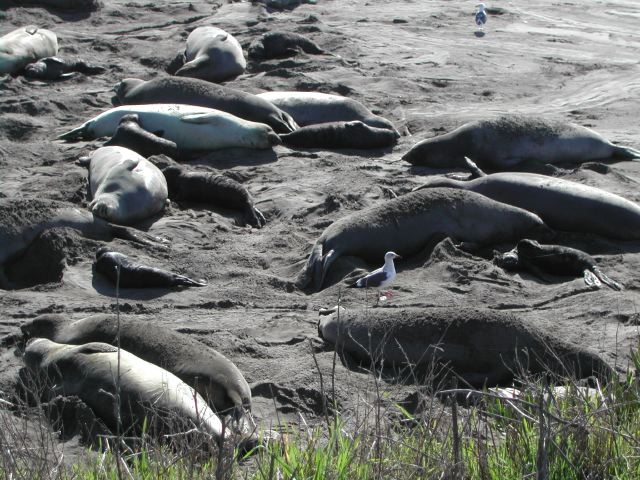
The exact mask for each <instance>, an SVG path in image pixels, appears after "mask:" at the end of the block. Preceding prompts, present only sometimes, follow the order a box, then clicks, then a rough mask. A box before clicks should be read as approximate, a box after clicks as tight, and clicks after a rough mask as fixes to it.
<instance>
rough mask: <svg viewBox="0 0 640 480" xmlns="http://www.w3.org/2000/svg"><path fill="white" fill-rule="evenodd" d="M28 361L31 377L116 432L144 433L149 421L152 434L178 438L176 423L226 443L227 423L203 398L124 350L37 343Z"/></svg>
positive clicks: (30, 347) (96, 345)
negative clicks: (76, 399)
mask: <svg viewBox="0 0 640 480" xmlns="http://www.w3.org/2000/svg"><path fill="white" fill-rule="evenodd" d="M23 358H24V363H25V365H26V366H27V368H28V369H29V370H30V371H31V372H33V373H35V374H36V375H37V376H38V377H40V378H42V377H44V378H45V379H47V380H48V381H50V382H51V384H53V386H52V387H51V390H52V392H51V393H52V395H53V396H55V395H60V394H61V395H65V396H71V395H75V396H77V397H79V398H80V399H81V400H82V401H83V402H85V403H86V404H87V405H88V406H89V407H91V409H92V410H93V411H94V412H95V413H96V415H97V416H99V417H100V418H101V419H102V420H103V421H104V422H105V424H106V425H107V426H108V427H109V428H111V429H112V430H113V431H115V430H116V429H117V424H118V418H120V419H121V421H122V426H123V427H124V429H125V431H129V429H132V430H133V431H135V432H141V431H142V429H143V424H144V423H146V422H145V418H147V419H148V425H149V426H150V427H151V428H154V427H159V429H158V431H154V433H156V434H157V433H176V432H172V428H171V426H172V425H173V426H175V425H176V424H175V423H174V422H175V421H177V422H178V424H182V426H183V427H184V425H185V422H186V424H187V425H188V424H189V423H190V424H191V425H196V426H198V427H200V428H202V429H203V430H204V431H206V432H207V433H209V434H211V435H212V436H213V437H214V439H215V440H216V441H217V442H218V443H221V442H222V441H223V440H224V438H223V427H222V422H221V421H220V419H219V418H218V416H217V415H216V414H215V413H214V412H213V410H211V409H210V408H209V406H208V405H207V402H206V401H205V400H204V399H203V398H202V397H201V396H200V394H198V393H197V392H196V391H195V390H194V389H193V388H191V387H190V386H189V385H187V384H186V383H184V382H183V381H182V380H180V379H179V378H178V377H176V376H175V375H173V374H172V373H170V372H168V371H166V370H164V369H163V368H160V367H158V366H157V365H154V364H153V363H150V362H146V361H144V360H142V359H141V358H139V357H136V356H135V355H133V354H132V353H130V352H128V351H126V350H125V349H121V350H120V351H118V349H117V348H116V347H114V346H112V345H109V344H107V343H99V342H92V343H86V344H84V345H66V344H61V343H56V342H53V341H51V340H49V339H47V338H37V339H35V340H33V341H31V342H30V343H29V344H28V345H27V348H26V349H25V351H24V357H23ZM118 367H119V369H120V370H119V371H120V376H119V392H120V405H119V407H120V408H119V412H118V408H117V407H118V403H117V400H116V393H117V391H118V390H117V389H118V386H117V374H116V372H118ZM116 412H118V413H116ZM227 432H228V431H227ZM227 432H225V433H227ZM227 434H228V433H227ZM225 436H227V435H225Z"/></svg>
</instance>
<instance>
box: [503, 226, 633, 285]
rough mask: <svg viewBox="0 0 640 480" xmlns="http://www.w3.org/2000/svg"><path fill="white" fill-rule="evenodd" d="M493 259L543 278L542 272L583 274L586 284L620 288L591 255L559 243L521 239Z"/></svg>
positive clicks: (562, 274) (511, 267) (577, 275)
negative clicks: (542, 242)
mask: <svg viewBox="0 0 640 480" xmlns="http://www.w3.org/2000/svg"><path fill="white" fill-rule="evenodd" d="M493 261H494V263H496V265H498V266H500V267H502V268H504V269H507V270H518V269H523V270H529V271H531V272H532V273H533V274H535V275H537V276H538V277H540V278H542V279H543V280H545V279H546V278H547V277H546V275H545V273H550V274H552V275H560V276H572V277H583V278H584V283H586V284H587V285H589V286H593V287H597V288H600V287H601V286H602V283H604V284H605V285H607V286H609V287H610V288H612V289H613V290H618V291H620V290H624V287H623V286H622V285H620V284H619V283H618V282H616V281H614V280H612V279H610V278H609V277H608V276H607V275H605V274H604V272H603V271H602V270H600V267H598V263H597V262H596V261H595V259H594V258H593V257H592V256H591V255H589V254H587V253H585V252H583V251H582V250H577V249H575V248H569V247H564V246H562V245H540V243H538V242H536V241H535V240H530V239H524V240H520V241H519V242H518V245H517V246H516V248H514V249H513V250H511V251H509V252H507V253H504V254H497V255H496V256H495V257H494V259H493Z"/></svg>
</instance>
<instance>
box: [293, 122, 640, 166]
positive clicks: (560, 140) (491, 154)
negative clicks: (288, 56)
mask: <svg viewBox="0 0 640 480" xmlns="http://www.w3.org/2000/svg"><path fill="white" fill-rule="evenodd" d="M294 118H295V115H294ZM298 123H299V122H298ZM465 156H466V157H470V158H471V159H473V161H474V162H476V163H477V164H478V166H479V167H480V168H482V169H486V170H492V171H501V170H512V169H514V168H516V169H518V168H522V167H526V166H527V163H529V164H531V163H533V164H556V163H564V162H566V163H583V162H589V161H593V160H603V159H608V158H612V157H615V158H620V159H630V158H640V151H638V150H635V149H633V148H628V147H619V146H616V145H614V144H612V143H611V142H609V141H608V140H606V139H604V138H603V137H602V136H600V135H599V134H598V133H596V132H594V131H593V130H590V129H588V128H586V127H582V126H580V125H576V124H574V123H567V122H560V121H553V120H545V119H542V118H537V117H526V116H520V115H503V116H500V117H498V118H495V119H492V120H478V121H475V122H470V123H466V124H464V125H462V126H461V127H459V128H457V129H455V130H453V131H452V132H449V133H447V134H445V135H439V136H437V137H434V138H428V139H426V140H423V141H421V142H419V143H417V144H416V145H414V146H413V147H411V149H410V150H409V151H408V152H407V153H405V155H404V156H403V157H402V158H403V160H405V161H407V162H409V163H411V164H412V165H419V166H424V167H431V168H456V167H461V166H464V163H465V162H464V157H465Z"/></svg>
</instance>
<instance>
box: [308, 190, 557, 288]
mask: <svg viewBox="0 0 640 480" xmlns="http://www.w3.org/2000/svg"><path fill="white" fill-rule="evenodd" d="M462 192H464V194H462V195H460V193H462ZM424 193H426V195H425V194H424ZM532 234H533V236H534V237H536V236H538V235H540V234H549V231H548V228H547V227H546V226H545V225H544V223H543V222H542V220H540V218H539V217H538V216H537V215H535V214H533V213H531V212H527V211H526V210H522V209H520V208H517V207H513V206H511V205H507V204H505V203H500V202H496V201H495V200H491V199H490V198H487V197H485V196H483V195H480V194H477V193H475V192H467V191H464V190H456V189H452V188H436V189H424V190H419V191H417V192H412V193H408V194H407V195H403V196H401V197H398V198H394V199H392V200H389V201H387V202H385V203H382V204H380V205H376V206H375V207H372V208H369V209H367V210H363V211H359V212H355V213H352V214H351V215H348V216H346V217H343V218H341V219H340V220H337V221H335V222H333V223H332V224H331V225H329V227H327V228H326V229H325V231H324V232H323V233H322V235H320V238H318V240H317V241H316V243H315V245H314V246H313V248H312V250H311V254H310V256H309V260H308V261H307V264H306V266H305V267H304V268H303V269H302V271H301V272H300V274H299V276H298V278H297V280H296V286H297V287H298V288H300V289H304V288H306V287H307V286H309V285H311V289H312V290H313V291H318V290H320V289H321V288H322V283H323V281H324V277H325V275H326V273H327V271H328V270H329V268H330V267H331V264H332V263H333V262H334V261H335V260H336V259H337V258H338V257H340V256H342V255H354V256H358V257H362V258H364V259H365V260H369V261H377V260H378V259H379V258H380V257H382V256H383V255H384V254H385V252H388V251H394V252H397V253H398V254H399V255H401V256H402V257H405V258H406V257H409V256H411V255H413V254H416V253H418V252H419V251H420V250H422V249H423V248H424V247H425V246H427V244H428V242H429V241H430V240H433V239H435V238H437V237H442V236H447V237H452V238H454V239H456V240H459V241H464V242H473V243H478V244H492V243H502V242H510V241H516V240H520V239H521V238H525V237H530V238H531V235H532Z"/></svg>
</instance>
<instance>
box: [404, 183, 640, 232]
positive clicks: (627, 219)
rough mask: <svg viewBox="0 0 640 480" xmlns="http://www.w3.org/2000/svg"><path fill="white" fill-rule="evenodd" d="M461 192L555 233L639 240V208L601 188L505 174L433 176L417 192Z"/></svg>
mask: <svg viewBox="0 0 640 480" xmlns="http://www.w3.org/2000/svg"><path fill="white" fill-rule="evenodd" d="M430 187H437V188H441V187H447V188H460V189H465V190H468V191H473V192H477V193H480V194H482V195H484V196H485V197H489V198H492V199H494V200H497V201H498V202H504V203H508V204H509V205H514V206H516V207H520V208H524V209H525V210H528V211H530V212H534V213H535V214H536V215H538V216H539V217H540V218H542V220H544V222H545V223H546V224H547V225H549V226H550V227H551V228H553V229H555V230H562V231H566V232H580V233H595V234H598V235H602V236H604V237H608V238H615V239H619V240H640V206H638V205H637V204H635V203H633V202H631V201H629V200H627V199H625V198H622V197H620V196H619V195H615V194H613V193H609V192H607V191H605V190H601V189H599V188H595V187H590V186H588V185H583V184H581V183H577V182H571V181H569V180H563V179H561V178H556V177H548V176H546V175H538V174H535V173H523V172H501V173H493V174H491V175H485V176H482V177H480V178H476V179H474V180H469V181H466V182H465V181H459V180H454V179H451V178H444V177H432V178H429V179H428V181H427V182H426V183H424V184H423V185H421V186H419V187H417V188H416V189H414V190H418V189H423V188H430Z"/></svg>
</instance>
